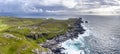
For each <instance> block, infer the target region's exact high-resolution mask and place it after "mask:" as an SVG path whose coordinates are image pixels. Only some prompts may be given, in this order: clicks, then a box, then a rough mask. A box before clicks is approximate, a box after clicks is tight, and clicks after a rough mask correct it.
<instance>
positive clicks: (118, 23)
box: [61, 16, 120, 54]
mask: <svg viewBox="0 0 120 54" xmlns="http://www.w3.org/2000/svg"><path fill="white" fill-rule="evenodd" d="M81 17H82V18H83V20H85V21H88V23H83V24H82V26H83V28H84V29H86V32H85V33H84V34H79V35H78V36H79V37H78V38H76V39H73V40H71V39H70V40H67V41H65V42H63V43H61V46H62V47H63V48H65V50H62V53H65V54H120V16H81Z"/></svg>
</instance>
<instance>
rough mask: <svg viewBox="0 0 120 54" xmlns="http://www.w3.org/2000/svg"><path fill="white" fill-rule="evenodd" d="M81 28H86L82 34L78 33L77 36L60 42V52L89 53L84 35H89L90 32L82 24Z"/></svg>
mask: <svg viewBox="0 0 120 54" xmlns="http://www.w3.org/2000/svg"><path fill="white" fill-rule="evenodd" d="M82 26H83V28H84V29H85V30H86V31H85V33H84V34H78V36H79V37H78V38H74V39H69V40H67V41H65V42H63V43H62V44H61V47H63V48H64V50H62V53H65V54H90V50H89V47H88V46H87V44H86V42H85V39H84V38H85V37H87V36H90V35H91V34H92V32H91V31H90V30H89V29H88V28H87V27H86V26H85V25H84V24H82Z"/></svg>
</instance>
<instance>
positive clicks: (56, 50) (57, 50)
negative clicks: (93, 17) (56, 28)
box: [42, 18, 86, 54]
mask: <svg viewBox="0 0 120 54" xmlns="http://www.w3.org/2000/svg"><path fill="white" fill-rule="evenodd" d="M82 23H84V21H83V20H82V18H78V19H77V20H76V22H75V23H74V25H73V28H72V29H70V30H68V31H67V32H66V33H65V34H62V35H57V37H55V38H53V39H51V40H47V41H46V42H45V43H44V44H42V47H44V48H48V49H49V50H50V51H51V52H50V51H49V54H62V53H61V50H64V48H63V47H61V46H59V44H60V43H62V42H65V41H67V40H69V39H73V38H78V34H83V33H84V32H85V31H86V30H85V29H84V28H83V27H82V25H81V24H82Z"/></svg>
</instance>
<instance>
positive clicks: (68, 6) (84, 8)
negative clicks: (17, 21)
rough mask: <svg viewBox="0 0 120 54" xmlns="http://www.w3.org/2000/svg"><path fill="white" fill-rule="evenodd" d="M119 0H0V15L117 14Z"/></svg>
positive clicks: (119, 9) (119, 7)
mask: <svg viewBox="0 0 120 54" xmlns="http://www.w3.org/2000/svg"><path fill="white" fill-rule="evenodd" d="M119 14H120V0H0V16H26V17H34V16H42V17H44V16H47V17H49V16H58V17H59V16H79V15H119Z"/></svg>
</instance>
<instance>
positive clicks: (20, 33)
mask: <svg viewBox="0 0 120 54" xmlns="http://www.w3.org/2000/svg"><path fill="white" fill-rule="evenodd" d="M74 21H75V20H74V19H69V20H54V19H34V18H14V17H0V54H19V53H20V54H33V53H34V52H33V50H34V49H39V50H41V51H46V49H45V48H42V47H40V46H39V45H38V43H39V44H40V43H44V42H45V41H46V40H49V39H52V38H54V37H56V36H57V35H58V34H64V33H65V32H66V31H67V30H68V28H69V27H68V26H70V25H73V23H74ZM36 35H38V36H39V37H38V36H36ZM31 36H35V38H33V37H31Z"/></svg>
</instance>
